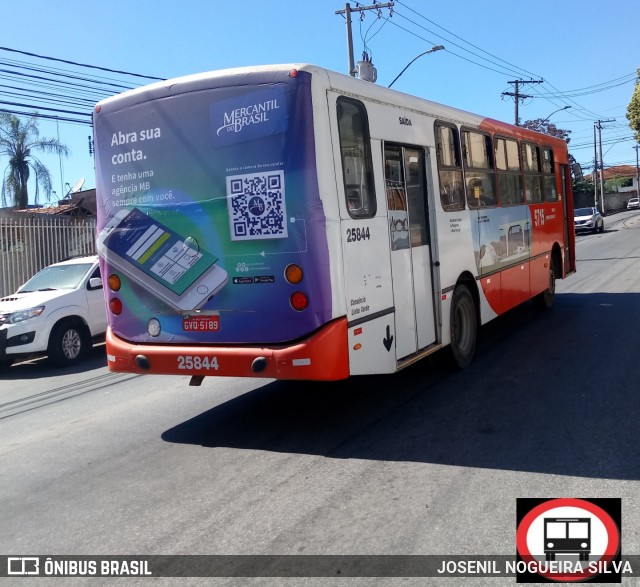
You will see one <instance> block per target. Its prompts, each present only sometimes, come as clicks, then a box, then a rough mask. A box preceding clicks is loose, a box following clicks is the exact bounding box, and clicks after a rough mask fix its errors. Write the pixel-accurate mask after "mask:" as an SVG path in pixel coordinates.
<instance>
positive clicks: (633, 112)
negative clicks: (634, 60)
mask: <svg viewBox="0 0 640 587" xmlns="http://www.w3.org/2000/svg"><path fill="white" fill-rule="evenodd" d="M636 73H637V75H638V77H637V78H636V87H635V89H634V90H633V95H632V96H631V101H630V102H629V105H628V106H627V118H628V119H629V126H630V127H631V128H632V130H634V131H635V138H636V142H637V143H640V68H638V71H637V72H636Z"/></svg>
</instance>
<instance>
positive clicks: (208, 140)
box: [94, 67, 349, 380]
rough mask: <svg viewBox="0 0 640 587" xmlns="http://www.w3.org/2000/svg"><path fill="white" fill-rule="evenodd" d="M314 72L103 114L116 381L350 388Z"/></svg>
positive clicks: (258, 73) (101, 238)
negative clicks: (119, 375) (343, 382)
mask: <svg viewBox="0 0 640 587" xmlns="http://www.w3.org/2000/svg"><path fill="white" fill-rule="evenodd" d="M314 132H315V131H314V114H313V108H312V87H311V73H309V72H305V71H299V70H295V69H294V70H292V69H290V68H284V67H283V68H257V69H252V70H248V69H247V70H229V71H227V72H218V73H215V74H202V75H197V76H190V77H185V78H180V79H177V80H171V81H170V82H162V83H158V84H154V85H152V86H148V87H145V88H141V89H138V90H134V91H131V92H127V93H125V94H122V95H120V96H116V97H113V98H110V99H107V100H105V101H103V102H101V103H100V104H98V105H97V106H96V109H95V113H94V133H95V152H96V185H97V198H98V250H99V254H100V256H101V263H102V272H103V275H104V276H105V281H106V287H105V296H106V301H107V306H108V315H109V332H108V335H107V356H108V365H109V368H110V369H111V370H113V371H129V372H139V373H165V374H189V375H194V376H196V377H201V376H206V375H218V376H220V375H222V376H261V377H275V378H280V379H328V380H330V379H341V378H345V377H347V376H348V375H349V367H348V351H347V348H346V345H347V334H346V319H345V318H341V319H334V315H333V309H332V306H333V304H332V291H331V275H330V265H331V263H330V259H329V256H330V255H329V243H328V240H327V220H326V218H325V212H324V209H323V204H322V201H321V198H320V194H319V188H318V177H317V171H316V153H315V147H314V144H315V136H314Z"/></svg>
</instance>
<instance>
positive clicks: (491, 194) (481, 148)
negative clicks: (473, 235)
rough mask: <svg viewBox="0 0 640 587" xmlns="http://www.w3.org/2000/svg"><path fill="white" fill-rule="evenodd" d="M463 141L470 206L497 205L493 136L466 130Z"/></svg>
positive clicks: (463, 133) (468, 202) (463, 132)
mask: <svg viewBox="0 0 640 587" xmlns="http://www.w3.org/2000/svg"><path fill="white" fill-rule="evenodd" d="M462 142H463V148H462V152H463V153H464V163H465V172H464V176H465V181H466V184H467V204H468V206H469V208H479V207H480V206H483V207H484V206H496V205H497V204H498V196H497V194H496V177H495V173H494V171H493V148H492V146H491V136H489V135H488V134H485V133H481V132H476V131H471V130H464V131H462Z"/></svg>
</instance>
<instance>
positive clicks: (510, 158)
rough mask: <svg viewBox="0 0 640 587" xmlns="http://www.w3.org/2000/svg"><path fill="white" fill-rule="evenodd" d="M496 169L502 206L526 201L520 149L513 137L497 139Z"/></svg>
mask: <svg viewBox="0 0 640 587" xmlns="http://www.w3.org/2000/svg"><path fill="white" fill-rule="evenodd" d="M495 153H496V170H497V172H498V194H499V195H500V205H501V206H512V205H514V204H522V203H523V202H524V197H523V192H522V170H521V168H520V149H519V148H518V141H515V140H513V139H503V138H496V139H495Z"/></svg>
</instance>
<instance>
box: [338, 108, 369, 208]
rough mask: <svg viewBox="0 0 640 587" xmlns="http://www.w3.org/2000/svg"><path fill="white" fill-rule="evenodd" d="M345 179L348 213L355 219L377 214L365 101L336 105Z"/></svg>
mask: <svg viewBox="0 0 640 587" xmlns="http://www.w3.org/2000/svg"><path fill="white" fill-rule="evenodd" d="M337 109H338V131H339V134H340V155H341V158H342V177H343V180H344V193H345V197H346V204H347V210H348V211H349V215H350V216H351V217H352V218H372V217H373V216H375V214H376V194H375V189H374V185H373V161H372V159H371V141H370V138H369V119H368V117H367V111H366V109H365V107H364V104H363V103H362V102H359V101H357V100H351V99H349V98H344V97H340V98H338V102H337Z"/></svg>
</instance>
